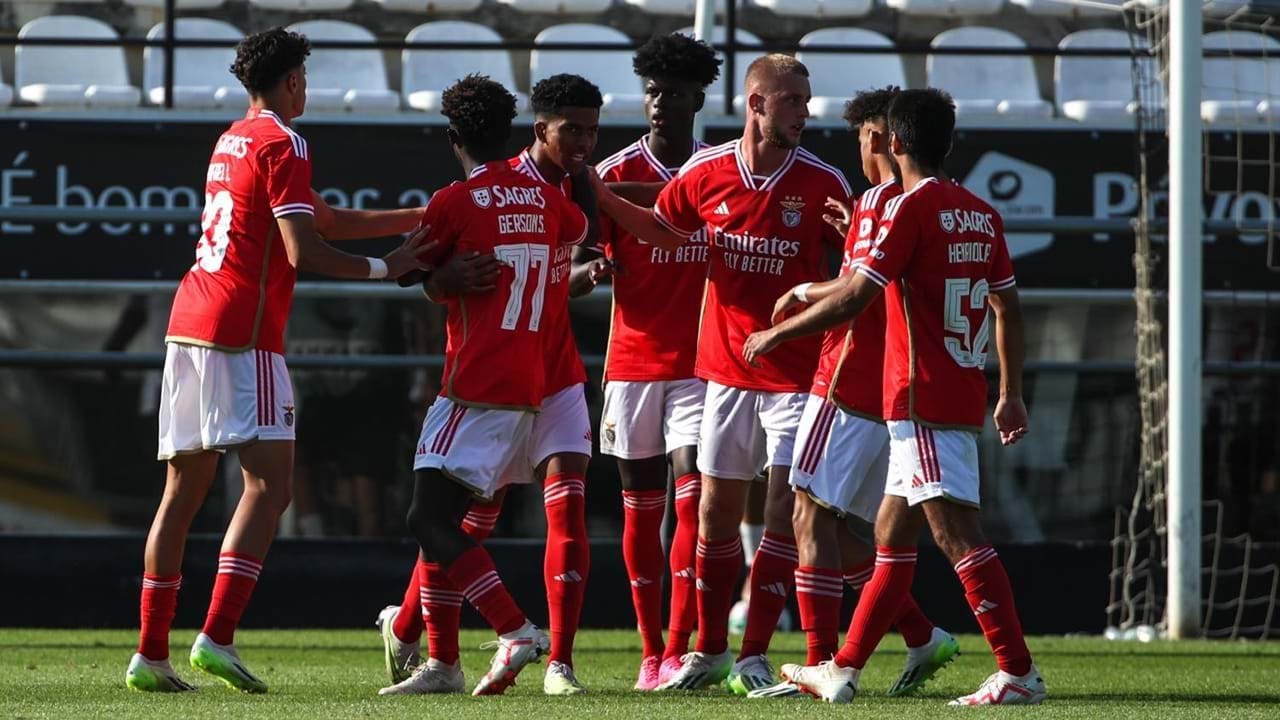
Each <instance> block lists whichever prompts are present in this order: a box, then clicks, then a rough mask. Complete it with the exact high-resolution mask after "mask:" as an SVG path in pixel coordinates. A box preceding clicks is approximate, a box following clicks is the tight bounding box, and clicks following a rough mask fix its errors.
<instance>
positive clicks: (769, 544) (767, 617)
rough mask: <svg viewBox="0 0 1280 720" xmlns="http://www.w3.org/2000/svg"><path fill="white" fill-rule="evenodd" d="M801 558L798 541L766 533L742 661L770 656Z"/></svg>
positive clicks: (756, 563)
mask: <svg viewBox="0 0 1280 720" xmlns="http://www.w3.org/2000/svg"><path fill="white" fill-rule="evenodd" d="M797 558H798V556H797V553H796V539H795V538H793V537H787V536H786V535H777V534H775V533H771V532H769V531H767V530H766V531H765V533H764V539H763V540H761V541H760V549H759V550H757V551H756V557H755V559H754V560H753V561H752V562H751V578H750V579H749V580H748V582H750V583H751V600H750V602H748V603H747V629H746V632H744V633H743V635H742V651H741V652H740V653H739V654H738V659H739V660H741V659H743V658H748V657H751V656H752V655H763V654H765V653H766V652H768V650H769V641H770V640H772V639H773V633H774V630H776V629H777V627H778V618H779V617H780V616H781V615H782V611H783V610H785V609H786V607H787V596H788V595H790V594H791V588H792V586H793V585H794V584H795V572H796V565H797Z"/></svg>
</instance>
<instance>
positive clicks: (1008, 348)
mask: <svg viewBox="0 0 1280 720" xmlns="http://www.w3.org/2000/svg"><path fill="white" fill-rule="evenodd" d="M988 300H989V302H990V303H991V310H992V312H993V313H994V314H995V316H996V353H997V354H998V355H999V356H1000V399H999V400H997V401H996V411H995V417H994V419H995V423H996V430H998V431H999V432H1000V443H1001V444H1003V445H1012V444H1014V443H1016V442H1018V441H1019V440H1021V439H1022V437H1023V436H1024V435H1026V434H1027V424H1028V417H1027V406H1026V404H1024V403H1023V401H1022V361H1023V358H1024V353H1025V349H1024V347H1023V326H1022V301H1021V300H1020V299H1019V298H1018V288H1016V287H1012V288H1009V289H1007V290H997V291H996V292H993V293H991V295H989V296H988Z"/></svg>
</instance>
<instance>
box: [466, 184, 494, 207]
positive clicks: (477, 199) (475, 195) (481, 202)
mask: <svg viewBox="0 0 1280 720" xmlns="http://www.w3.org/2000/svg"><path fill="white" fill-rule="evenodd" d="M471 202H473V203H475V204H476V207H478V208H487V207H489V203H491V202H493V196H491V195H490V194H489V188H483V187H482V188H475V189H473V190H472V191H471Z"/></svg>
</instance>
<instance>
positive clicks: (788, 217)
mask: <svg viewBox="0 0 1280 720" xmlns="http://www.w3.org/2000/svg"><path fill="white" fill-rule="evenodd" d="M778 204H779V205H781V206H782V224H783V225H786V226H787V227H789V228H793V227H796V226H797V225H799V224H800V211H801V210H803V209H804V200H803V199H802V198H801V197H800V196H799V195H788V196H786V197H785V198H783V199H782V200H780V201H779V202H778Z"/></svg>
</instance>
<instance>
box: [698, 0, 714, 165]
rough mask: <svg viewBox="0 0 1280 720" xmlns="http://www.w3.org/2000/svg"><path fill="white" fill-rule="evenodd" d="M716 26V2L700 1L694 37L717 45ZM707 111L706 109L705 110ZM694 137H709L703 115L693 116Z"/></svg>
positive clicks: (703, 138) (699, 138) (700, 138)
mask: <svg viewBox="0 0 1280 720" xmlns="http://www.w3.org/2000/svg"><path fill="white" fill-rule="evenodd" d="M715 26H716V0H698V4H697V6H696V7H695V8H694V11H693V37H694V39H696V40H701V41H703V42H705V43H707V44H708V45H711V44H714V43H715V37H714V36H713V33H714V32H715ZM703 109H704V110H705V109H706V108H705V107H704V108H703ZM693 137H694V139H695V140H705V139H706V137H707V127H706V121H705V120H704V119H703V115H702V113H698V114H697V115H695V116H693Z"/></svg>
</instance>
